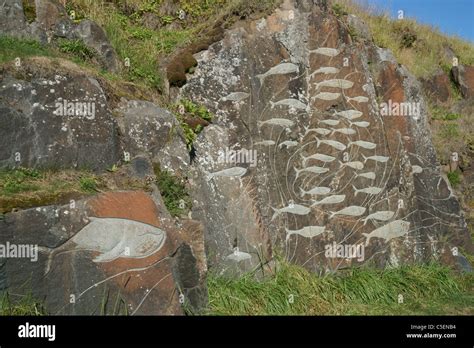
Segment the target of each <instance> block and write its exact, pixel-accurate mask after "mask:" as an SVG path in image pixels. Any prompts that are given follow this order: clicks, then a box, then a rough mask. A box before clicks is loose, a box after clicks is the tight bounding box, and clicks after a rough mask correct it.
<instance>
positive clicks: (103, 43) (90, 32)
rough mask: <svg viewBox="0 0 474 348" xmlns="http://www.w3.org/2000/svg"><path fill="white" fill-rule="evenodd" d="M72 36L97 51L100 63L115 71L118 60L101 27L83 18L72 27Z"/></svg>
mask: <svg viewBox="0 0 474 348" xmlns="http://www.w3.org/2000/svg"><path fill="white" fill-rule="evenodd" d="M73 37H74V38H77V39H80V40H82V41H83V42H84V43H85V44H86V46H87V47H89V48H91V49H93V50H94V51H95V52H97V54H98V56H99V58H100V60H101V64H102V65H103V66H104V67H105V68H106V69H107V70H109V71H112V72H117V71H118V70H119V69H120V62H119V59H118V56H117V53H115V49H114V48H113V47H112V45H111V44H110V42H109V40H108V39H107V35H106V34H105V31H104V29H102V28H101V27H100V26H99V25H98V24H97V23H95V22H93V21H91V20H83V21H81V22H80V23H79V24H77V26H76V27H75V28H74V33H73Z"/></svg>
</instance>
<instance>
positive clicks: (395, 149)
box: [178, 1, 473, 273]
mask: <svg viewBox="0 0 474 348" xmlns="http://www.w3.org/2000/svg"><path fill="white" fill-rule="evenodd" d="M324 3H325V2H323V1H321V4H324ZM195 57H196V59H197V60H198V63H199V64H198V66H197V68H196V69H195V71H194V73H193V75H190V76H188V82H187V84H186V85H184V86H183V87H182V88H181V89H180V93H179V96H178V97H179V98H189V99H192V100H195V101H197V102H200V103H202V104H204V105H205V106H206V107H208V108H209V109H210V110H211V111H212V112H213V113H215V115H216V117H215V120H214V121H213V126H209V127H206V128H205V129H204V131H203V132H202V133H201V135H200V137H199V138H198V140H197V142H196V144H195V148H196V157H195V159H194V161H193V165H192V175H191V177H192V183H191V186H192V191H193V198H194V202H193V212H192V216H193V218H194V219H197V220H199V221H201V222H202V223H203V225H204V226H205V232H206V245H207V248H208V260H209V266H210V267H213V268H215V270H217V271H219V272H228V271H229V272H232V273H239V272H240V273H241V272H244V271H248V270H254V269H259V265H262V264H265V263H267V261H268V260H269V259H271V258H272V257H274V256H275V255H280V256H282V257H284V258H285V259H286V260H288V261H290V262H293V263H297V264H300V265H303V266H305V267H306V268H308V269H310V270H312V271H315V272H318V273H319V272H321V273H324V272H329V271H334V270H336V269H339V268H344V267H349V266H355V265H361V264H368V263H370V264H373V265H377V266H380V267H387V266H397V265H401V264H405V263H412V262H427V261H428V260H431V259H433V258H437V259H441V255H444V254H445V253H451V250H452V249H453V248H458V249H459V248H460V247H465V248H466V249H467V250H471V251H472V250H473V249H472V243H471V242H470V238H469V233H468V231H467V229H466V224H465V222H464V217H463V214H462V212H461V210H460V207H459V203H458V201H457V199H456V197H455V195H454V193H453V191H452V190H451V188H450V186H449V184H448V182H447V180H446V179H445V178H443V176H442V175H441V173H440V170H439V163H438V161H437V158H436V154H435V151H434V149H433V145H432V141H431V134H430V132H429V126H428V123H427V107H426V103H425V101H424V99H423V96H422V93H421V87H420V83H419V82H418V81H417V80H416V79H415V78H414V77H413V76H412V75H411V74H410V73H408V71H406V69H405V68H404V67H402V66H400V65H399V64H397V62H396V61H395V59H394V58H393V56H392V54H391V53H390V52H389V51H387V50H383V49H379V48H377V47H375V46H374V45H373V44H372V43H370V42H368V41H365V42H361V41H359V42H353V40H351V38H350V33H349V32H348V30H347V25H346V24H342V23H341V22H340V21H339V20H338V19H337V18H335V17H334V16H332V15H331V14H330V13H329V12H328V11H327V9H325V6H316V5H311V4H310V2H305V1H284V2H283V4H282V5H281V7H280V8H279V9H277V10H276V11H275V12H274V13H273V14H272V15H270V16H268V17H267V18H263V19H260V20H256V21H248V22H246V23H240V24H239V25H236V26H235V27H234V29H232V30H228V31H227V32H226V34H225V37H224V39H223V40H221V41H219V42H217V43H215V44H213V45H211V46H210V47H209V50H207V51H203V52H201V53H199V54H197V55H195ZM367 62H371V63H372V64H370V65H369V64H368V63H367ZM400 110H402V112H401V113H400ZM453 259H454V258H451V260H453Z"/></svg>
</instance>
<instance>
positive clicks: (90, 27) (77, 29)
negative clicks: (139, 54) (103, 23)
mask: <svg viewBox="0 0 474 348" xmlns="http://www.w3.org/2000/svg"><path fill="white" fill-rule="evenodd" d="M34 8H35V14H36V19H35V21H34V22H32V23H28V22H27V21H26V19H25V14H24V11H23V1H22V0H5V1H3V2H2V3H1V4H0V34H7V35H10V36H15V37H20V38H26V39H34V40H38V41H40V42H42V43H49V42H51V40H52V39H54V38H67V39H69V40H81V41H82V42H83V43H84V44H85V45H86V46H87V47H88V48H90V49H91V50H92V52H94V54H95V55H96V56H97V58H98V60H99V63H100V64H101V65H102V67H103V68H105V69H107V70H109V71H112V72H117V71H119V70H120V61H119V58H118V56H117V53H116V52H115V50H114V48H113V47H112V45H111V44H110V42H109V40H108V38H107V35H106V34H105V31H104V30H103V29H102V28H101V27H100V26H99V25H98V24H97V23H95V22H93V21H91V20H82V21H80V22H79V23H75V22H73V21H72V20H71V19H70V18H69V15H68V13H67V12H66V9H65V8H64V7H63V6H62V5H61V4H60V3H59V2H58V1H56V0H35V4H34Z"/></svg>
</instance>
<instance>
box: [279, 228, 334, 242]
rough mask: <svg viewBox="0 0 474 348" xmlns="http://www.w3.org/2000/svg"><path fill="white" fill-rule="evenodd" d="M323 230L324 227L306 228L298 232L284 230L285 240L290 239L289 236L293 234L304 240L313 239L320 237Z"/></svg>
mask: <svg viewBox="0 0 474 348" xmlns="http://www.w3.org/2000/svg"><path fill="white" fill-rule="evenodd" d="M325 229H326V227H325V226H306V227H303V228H302V229H299V230H289V229H287V228H285V230H286V240H288V239H290V236H291V235H293V234H298V235H300V236H302V237H305V238H313V237H316V236H318V235H320V234H321V233H324V231H325Z"/></svg>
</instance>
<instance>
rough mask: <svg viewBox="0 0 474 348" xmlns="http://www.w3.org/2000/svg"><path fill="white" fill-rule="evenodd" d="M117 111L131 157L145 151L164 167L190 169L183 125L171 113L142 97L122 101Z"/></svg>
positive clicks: (126, 149)
mask: <svg viewBox="0 0 474 348" xmlns="http://www.w3.org/2000/svg"><path fill="white" fill-rule="evenodd" d="M114 112H115V113H116V114H117V115H118V117H117V120H118V123H119V127H120V132H121V134H123V145H122V146H123V149H124V151H126V152H128V153H130V156H131V158H133V157H135V156H139V155H143V154H145V155H147V156H149V157H150V159H151V160H152V161H153V162H155V163H159V164H160V165H161V167H162V169H166V170H170V171H173V172H175V171H180V172H185V171H186V170H187V166H188V165H189V161H190V159H189V153H188V150H187V148H186V145H185V143H184V140H183V137H184V136H183V134H182V130H181V126H180V125H179V123H178V121H177V120H176V118H175V117H174V115H173V114H172V113H171V112H169V111H168V110H165V109H162V108H160V107H158V106H156V105H155V104H153V103H150V102H146V101H140V100H131V101H126V102H124V103H121V104H120V105H119V107H118V108H117V109H115V111H114Z"/></svg>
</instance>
